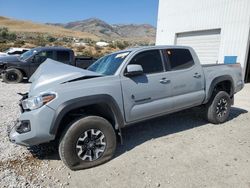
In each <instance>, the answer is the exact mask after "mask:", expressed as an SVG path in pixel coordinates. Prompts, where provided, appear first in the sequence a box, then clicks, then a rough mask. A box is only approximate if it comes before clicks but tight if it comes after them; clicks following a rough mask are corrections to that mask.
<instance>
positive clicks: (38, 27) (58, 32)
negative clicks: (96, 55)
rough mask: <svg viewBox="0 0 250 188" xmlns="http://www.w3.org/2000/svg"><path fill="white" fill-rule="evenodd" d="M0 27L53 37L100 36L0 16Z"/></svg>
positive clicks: (95, 38)
mask: <svg viewBox="0 0 250 188" xmlns="http://www.w3.org/2000/svg"><path fill="white" fill-rule="evenodd" d="M0 27H7V28H8V29H9V30H10V31H14V32H16V33H19V34H29V35H30V34H47V35H51V36H55V37H78V38H91V39H93V40H100V38H99V37H98V36H96V35H94V34H92V33H89V32H80V31H74V30H71V29H66V28H62V27H58V26H54V25H47V24H38V23H33V22H31V21H24V20H16V19H11V18H6V17H3V16H0Z"/></svg>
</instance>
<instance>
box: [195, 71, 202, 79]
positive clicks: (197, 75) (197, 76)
mask: <svg viewBox="0 0 250 188" xmlns="http://www.w3.org/2000/svg"><path fill="white" fill-rule="evenodd" d="M193 77H194V78H200V77H201V74H200V73H198V72H196V73H194V75H193Z"/></svg>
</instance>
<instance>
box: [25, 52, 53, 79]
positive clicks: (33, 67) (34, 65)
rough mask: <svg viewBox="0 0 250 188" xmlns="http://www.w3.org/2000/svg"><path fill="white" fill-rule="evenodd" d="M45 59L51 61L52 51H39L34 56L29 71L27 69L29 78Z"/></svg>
mask: <svg viewBox="0 0 250 188" xmlns="http://www.w3.org/2000/svg"><path fill="white" fill-rule="evenodd" d="M47 58H50V59H53V51H41V52H38V53H37V54H36V55H35V57H34V59H33V61H32V62H30V69H29V70H30V76H31V75H32V74H33V73H34V72H35V71H36V69H37V68H38V67H39V65H40V64H41V63H43V62H44V61H45V60H46V59H47ZM30 76H29V77H30Z"/></svg>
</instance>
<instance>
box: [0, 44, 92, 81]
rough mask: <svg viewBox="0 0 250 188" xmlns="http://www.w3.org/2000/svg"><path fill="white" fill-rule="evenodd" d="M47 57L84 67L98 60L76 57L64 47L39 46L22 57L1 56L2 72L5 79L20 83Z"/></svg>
mask: <svg viewBox="0 0 250 188" xmlns="http://www.w3.org/2000/svg"><path fill="white" fill-rule="evenodd" d="M47 58H50V59H54V60H56V61H59V62H62V63H65V64H68V65H72V66H77V67H80V68H84V69H85V68H87V67H88V66H89V65H91V64H92V63H93V62H94V61H96V59H95V58H92V57H75V55H74V52H73V50H71V49H68V48H64V47H38V48H34V49H32V50H29V51H27V52H26V53H24V54H22V55H21V56H20V57H16V56H7V57H2V58H0V73H2V78H3V81H4V82H7V83H19V82H21V81H22V80H23V78H27V79H29V78H30V77H31V75H32V74H33V73H34V72H35V71H36V69H37V68H38V67H39V65H40V64H41V63H43V62H44V61H45V60H46V59H47Z"/></svg>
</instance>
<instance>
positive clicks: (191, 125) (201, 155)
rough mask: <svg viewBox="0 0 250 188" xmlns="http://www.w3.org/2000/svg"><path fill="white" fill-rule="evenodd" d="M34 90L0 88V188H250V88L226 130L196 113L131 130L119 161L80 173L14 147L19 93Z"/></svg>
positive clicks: (126, 133) (34, 150) (40, 151)
mask: <svg viewBox="0 0 250 188" xmlns="http://www.w3.org/2000/svg"><path fill="white" fill-rule="evenodd" d="M28 88H29V84H18V85H7V84H4V83H1V82H0V93H1V98H0V138H1V140H0V187H101V188H103V187H124V188H125V187H126V188H127V187H246V188H250V123H249V122H250V113H249V111H250V99H249V97H250V85H246V86H245V88H244V90H243V91H241V92H240V93H239V94H237V95H236V97H235V106H234V108H233V109H232V111H231V115H230V120H229V121H228V122H227V123H224V124H222V125H212V124H208V123H207V122H206V121H204V120H203V118H202V114H201V113H200V112H199V110H198V109H191V110H186V111H183V112H180V113H176V114H173V115H169V116H165V117H162V118H158V119H154V120H151V121H147V122H144V123H141V124H138V125H137V126H132V127H128V128H127V129H125V130H124V131H123V135H124V138H125V139H124V141H125V144H124V145H122V146H119V147H118V150H117V153H116V156H115V157H114V159H113V160H111V161H110V162H108V163H106V164H104V165H101V166H99V167H96V168H92V169H88V170H82V171H77V172H72V171H70V170H68V169H67V168H65V167H64V165H63V164H62V162H61V161H60V160H59V158H58V155H57V154H56V153H54V154H50V155H48V153H51V152H49V151H47V150H43V148H34V147H33V148H30V150H32V153H33V155H34V154H36V155H37V156H38V157H33V155H32V154H31V153H30V151H29V150H27V149H26V148H24V147H20V146H15V145H14V144H11V143H10V142H9V141H8V138H7V135H6V125H7V124H8V123H10V122H11V121H14V120H15V118H17V117H18V114H19V108H18V99H19V97H18V96H17V95H16V93H17V92H25V91H27V90H28ZM39 158H41V159H39Z"/></svg>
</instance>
